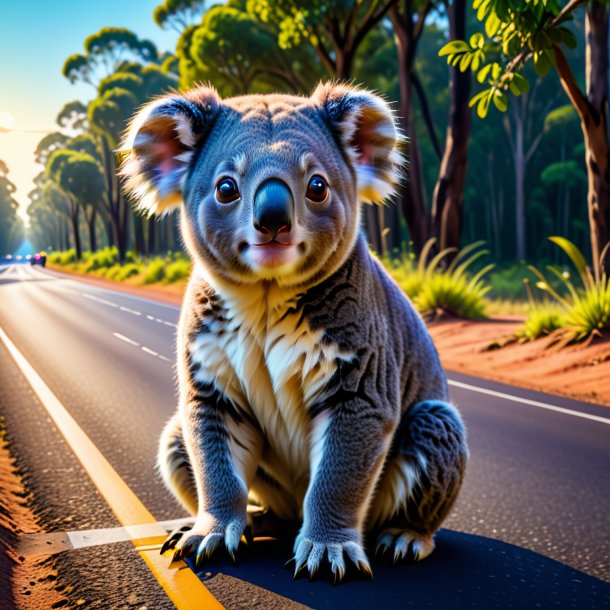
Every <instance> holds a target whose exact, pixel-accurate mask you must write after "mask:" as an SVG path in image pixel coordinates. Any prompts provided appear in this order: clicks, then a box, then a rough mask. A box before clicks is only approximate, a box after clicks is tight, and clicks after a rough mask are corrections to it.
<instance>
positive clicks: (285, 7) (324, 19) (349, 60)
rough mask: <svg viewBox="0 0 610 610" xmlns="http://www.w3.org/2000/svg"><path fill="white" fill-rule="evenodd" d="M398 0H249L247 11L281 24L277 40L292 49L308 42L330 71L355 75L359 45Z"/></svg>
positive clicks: (343, 75) (343, 76)
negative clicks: (353, 0)
mask: <svg viewBox="0 0 610 610" xmlns="http://www.w3.org/2000/svg"><path fill="white" fill-rule="evenodd" d="M397 1H398V0H361V1H359V2H346V1H345V0H332V1H330V2H329V1H326V0H309V1H307V2H305V1H303V0H248V2H247V4H246V6H247V8H248V11H249V12H251V13H252V14H255V15H257V16H258V17H259V18H260V19H261V21H263V22H265V23H268V22H270V21H271V22H273V23H276V24H278V25H279V38H278V42H279V45H280V47H281V48H283V49H289V48H291V47H293V46H298V45H299V44H301V43H302V42H307V43H308V44H309V45H311V47H312V48H313V49H314V51H315V52H316V54H317V56H318V58H319V60H320V62H321V63H322V65H323V66H324V68H325V69H326V70H327V72H328V73H329V74H331V75H333V76H334V77H336V78H337V79H339V80H344V81H348V80H350V79H351V77H352V73H353V69H354V64H355V60H356V56H357V53H358V51H359V49H360V46H361V45H362V43H363V42H364V39H365V38H366V36H367V35H368V34H369V33H370V32H371V31H372V30H373V29H374V28H375V27H376V26H377V25H379V23H380V22H381V20H382V19H383V18H384V17H385V16H386V15H387V14H388V11H389V10H390V8H391V7H392V6H393V5H394V4H396V2H397Z"/></svg>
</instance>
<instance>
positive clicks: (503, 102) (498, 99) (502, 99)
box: [493, 89, 508, 112]
mask: <svg viewBox="0 0 610 610" xmlns="http://www.w3.org/2000/svg"><path fill="white" fill-rule="evenodd" d="M493 101H494V106H495V107H496V108H497V109H498V110H499V111H500V112H506V109H507V108H508V98H507V97H506V94H505V93H504V92H502V91H500V90H498V89H496V90H495V91H494V96H493Z"/></svg>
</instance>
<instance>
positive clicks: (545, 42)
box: [442, 0, 610, 277]
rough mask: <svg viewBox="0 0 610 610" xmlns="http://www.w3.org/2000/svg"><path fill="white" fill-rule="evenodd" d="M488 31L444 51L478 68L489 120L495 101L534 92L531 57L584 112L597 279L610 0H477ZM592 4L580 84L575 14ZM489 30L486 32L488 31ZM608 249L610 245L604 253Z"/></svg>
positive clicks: (607, 164)
mask: <svg viewBox="0 0 610 610" xmlns="http://www.w3.org/2000/svg"><path fill="white" fill-rule="evenodd" d="M473 7H474V8H475V9H476V10H477V17H478V19H479V21H481V23H482V24H484V28H483V29H484V33H483V32H477V33H476V34H474V35H473V36H471V37H470V39H469V40H468V41H466V40H457V41H453V42H451V43H449V44H448V45H447V46H446V47H445V48H444V49H443V50H442V53H443V54H445V55H447V56H448V61H449V62H450V63H451V64H452V65H457V66H459V68H460V70H466V69H468V68H472V70H473V71H474V72H476V74H477V79H478V80H479V82H480V83H482V84H483V85H484V87H485V88H484V89H483V90H482V91H480V92H479V93H477V94H476V95H475V96H474V97H473V98H472V100H471V102H470V103H471V105H473V106H476V109H477V114H478V115H479V116H480V117H485V116H486V115H487V113H488V110H489V108H490V105H492V104H493V105H494V106H495V107H496V108H497V109H498V110H500V111H501V112H505V111H506V110H507V108H508V95H509V94H512V95H515V96H519V95H522V94H524V93H526V92H527V91H528V90H529V81H528V79H527V78H526V77H525V76H524V74H523V70H524V68H525V66H526V65H528V64H529V63H530V62H532V63H533V65H534V69H535V71H536V74H537V75H538V76H539V77H540V78H543V77H545V76H546V75H547V74H548V73H549V72H550V71H551V70H553V71H554V72H555V73H556V74H557V76H558V77H559V81H560V83H561V86H562V87H563V89H564V91H565V93H566V94H567V96H568V98H569V100H570V102H571V103H572V105H573V106H574V109H575V110H576V112H577V113H578V116H579V118H580V122H581V129H582V133H583V137H584V143H585V160H586V170H587V179H588V215H589V227H590V237H591V254H592V263H593V269H594V273H595V276H596V277H599V276H600V273H601V270H602V269H603V270H605V272H606V273H607V274H610V256H606V257H605V260H603V261H602V260H601V258H602V253H603V252H604V248H605V247H606V245H607V244H608V243H609V242H610V146H609V136H608V118H609V117H608V68H609V58H608V51H609V48H608V1H607V0H603V1H601V0H568V1H566V2H562V1H560V0H520V1H518V2H508V1H507V0H474V2H473ZM580 8H584V9H585V40H586V55H585V57H586V59H585V69H584V76H585V79H584V80H585V87H584V89H583V88H582V87H581V86H580V85H579V78H578V77H577V75H576V74H575V73H574V69H573V67H572V66H571V65H570V63H569V61H568V58H567V57H566V49H573V48H574V47H575V46H576V44H577V40H576V37H575V36H574V33H573V31H572V29H570V27H568V25H569V22H570V20H571V19H572V17H573V15H574V14H575V12H576V11H577V10H578V9H580ZM484 34H485V35H484ZM605 251H606V252H608V250H605Z"/></svg>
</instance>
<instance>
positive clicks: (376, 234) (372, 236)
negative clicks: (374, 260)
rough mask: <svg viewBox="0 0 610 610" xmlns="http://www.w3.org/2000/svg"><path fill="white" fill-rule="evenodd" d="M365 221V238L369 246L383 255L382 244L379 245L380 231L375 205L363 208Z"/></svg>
mask: <svg viewBox="0 0 610 610" xmlns="http://www.w3.org/2000/svg"><path fill="white" fill-rule="evenodd" d="M364 209H365V220H366V229H367V236H368V238H369V244H371V246H372V247H373V250H375V252H377V253H379V254H383V249H382V243H381V231H380V230H379V216H378V214H377V206H376V205H366V206H365V208H364Z"/></svg>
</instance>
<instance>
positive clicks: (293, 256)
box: [238, 238, 306, 268]
mask: <svg viewBox="0 0 610 610" xmlns="http://www.w3.org/2000/svg"><path fill="white" fill-rule="evenodd" d="M238 250H239V252H240V254H242V255H245V256H246V258H247V259H248V260H249V261H250V263H251V264H254V267H255V268H256V267H258V268H265V267H267V268H269V267H281V266H284V265H291V264H294V263H295V262H296V261H297V259H298V258H300V256H301V255H302V254H303V253H304V252H305V250H306V247H305V242H301V243H295V242H285V241H279V240H278V239H275V238H274V239H269V240H267V241H265V242H254V243H248V242H245V241H244V242H241V243H240V244H239V246H238Z"/></svg>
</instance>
